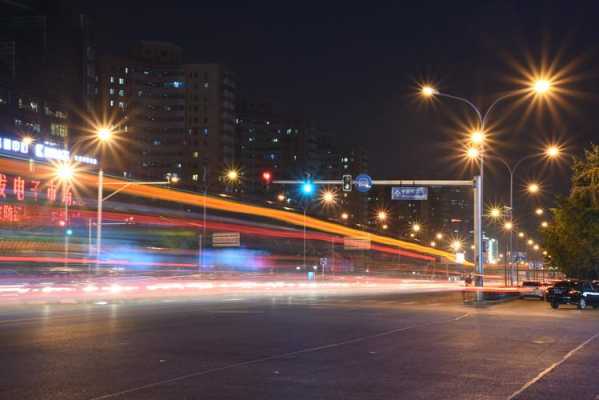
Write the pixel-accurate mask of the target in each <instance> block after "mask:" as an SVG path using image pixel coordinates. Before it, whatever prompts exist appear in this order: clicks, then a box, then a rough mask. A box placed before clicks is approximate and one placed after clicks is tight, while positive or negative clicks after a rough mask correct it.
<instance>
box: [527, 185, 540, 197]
mask: <svg viewBox="0 0 599 400" xmlns="http://www.w3.org/2000/svg"><path fill="white" fill-rule="evenodd" d="M526 189H527V190H528V193H530V194H537V193H539V191H540V190H541V187H540V186H539V184H538V183H534V182H533V183H529V184H528V186H527V188H526Z"/></svg>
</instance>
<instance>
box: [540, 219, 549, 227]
mask: <svg viewBox="0 0 599 400" xmlns="http://www.w3.org/2000/svg"><path fill="white" fill-rule="evenodd" d="M548 226H549V222H547V221H543V222H541V228H547V227H548Z"/></svg>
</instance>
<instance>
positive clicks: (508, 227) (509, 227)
mask: <svg viewBox="0 0 599 400" xmlns="http://www.w3.org/2000/svg"><path fill="white" fill-rule="evenodd" d="M512 228H514V224H513V223H512V221H507V222H506V223H505V224H503V229H505V230H506V231H511V230H512Z"/></svg>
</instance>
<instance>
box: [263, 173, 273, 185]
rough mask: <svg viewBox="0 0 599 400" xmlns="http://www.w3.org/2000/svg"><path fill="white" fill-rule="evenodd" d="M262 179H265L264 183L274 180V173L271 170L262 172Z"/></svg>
mask: <svg viewBox="0 0 599 400" xmlns="http://www.w3.org/2000/svg"><path fill="white" fill-rule="evenodd" d="M262 180H263V181H264V183H267V184H268V183H270V182H271V181H272V174H271V173H270V171H264V172H262Z"/></svg>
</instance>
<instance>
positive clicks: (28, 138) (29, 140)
mask: <svg viewBox="0 0 599 400" xmlns="http://www.w3.org/2000/svg"><path fill="white" fill-rule="evenodd" d="M21 141H22V142H23V144H25V145H27V146H29V145H30V144H31V143H33V138H32V137H31V136H25V137H24V138H23V139H22V140H21Z"/></svg>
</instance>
